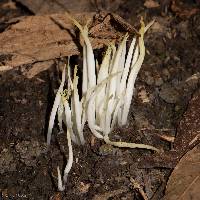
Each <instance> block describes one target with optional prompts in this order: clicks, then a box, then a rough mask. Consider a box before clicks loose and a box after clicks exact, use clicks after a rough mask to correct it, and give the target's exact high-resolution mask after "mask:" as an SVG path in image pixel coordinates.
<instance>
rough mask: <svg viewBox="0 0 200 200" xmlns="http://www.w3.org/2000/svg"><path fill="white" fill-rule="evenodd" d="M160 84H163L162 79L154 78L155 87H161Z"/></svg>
mask: <svg viewBox="0 0 200 200" xmlns="http://www.w3.org/2000/svg"><path fill="white" fill-rule="evenodd" d="M162 84H163V79H162V78H161V77H156V78H155V85H156V86H161V85H162Z"/></svg>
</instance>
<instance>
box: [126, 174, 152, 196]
mask: <svg viewBox="0 0 200 200" xmlns="http://www.w3.org/2000/svg"><path fill="white" fill-rule="evenodd" d="M130 181H131V183H132V184H133V188H134V189H138V191H139V193H140V195H141V196H142V198H143V199H144V200H148V197H147V195H146V193H145V192H144V190H143V189H142V188H141V186H140V185H139V183H138V182H136V180H135V179H133V178H132V177H131V178H130Z"/></svg>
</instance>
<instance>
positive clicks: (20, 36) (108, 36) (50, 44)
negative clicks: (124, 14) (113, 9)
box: [0, 13, 134, 67]
mask: <svg viewBox="0 0 200 200" xmlns="http://www.w3.org/2000/svg"><path fill="white" fill-rule="evenodd" d="M73 16H74V17H75V18H76V19H77V20H78V21H80V23H81V24H83V25H84V24H86V22H87V21H88V20H90V21H91V25H90V40H91V43H92V46H93V48H94V49H97V48H102V47H103V46H104V45H107V44H109V43H110V42H113V41H116V40H121V38H122V36H123V35H124V34H125V33H126V32H130V31H133V30H134V28H130V27H131V25H129V26H127V23H126V22H123V19H121V18H119V19H120V20H121V21H120V20H119V19H118V20H116V22H115V23H114V25H113V23H111V20H112V21H113V20H115V17H116V15H113V16H115V17H112V14H108V13H100V14H95V13H79V14H74V15H73ZM117 27H119V28H117ZM76 38H77V36H76V35H74V25H73V24H72V22H71V21H70V20H69V19H68V18H67V17H66V15H65V14H52V15H45V16H29V17H25V18H22V19H19V22H16V23H15V24H13V25H11V26H10V28H9V29H7V30H6V31H4V32H2V33H0V52H1V54H3V55H4V56H5V57H6V56H7V57H9V59H7V60H4V65H6V66H11V67H16V66H20V65H23V64H32V63H36V62H41V61H47V60H52V59H55V58H60V57H65V56H71V55H77V54H79V47H78V46H77V44H79V42H78V41H77V42H76Z"/></svg>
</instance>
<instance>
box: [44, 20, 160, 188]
mask: <svg viewBox="0 0 200 200" xmlns="http://www.w3.org/2000/svg"><path fill="white" fill-rule="evenodd" d="M70 19H71V20H72V21H73V23H74V24H75V26H77V27H78V29H79V30H80V34H81V36H82V38H83V41H84V44H83V73H82V83H81V85H82V96H81V97H80V96H79V92H78V88H77V85H78V76H77V67H75V69H74V73H73V78H71V68H70V64H69V62H68V65H67V67H64V69H63V72H62V81H61V84H60V87H59V89H58V92H57V94H56V97H55V101H54V104H53V108H52V112H51V115H50V120H49V128H48V134H47V143H48V144H50V140H51V134H52V128H53V125H54V121H55V117H56V114H57V117H58V125H59V128H60V131H63V122H64V124H65V125H66V127H67V140H68V148H69V157H68V162H67V165H66V167H65V170H64V175H63V178H62V176H61V173H60V169H59V167H58V168H57V171H58V189H59V190H60V191H63V190H64V189H65V183H66V182H67V176H68V173H69V171H70V169H71V167H72V163H73V151H72V142H74V143H76V144H78V145H84V143H85V139H84V135H83V128H84V125H85V123H86V122H87V124H88V126H89V128H90V130H91V132H92V133H93V134H94V136H96V137H97V138H99V139H103V140H104V141H105V142H106V143H107V144H110V145H114V146H117V147H128V148H145V149H151V150H154V151H158V149H156V148H154V147H152V146H150V145H144V144H135V143H126V142H121V141H118V142H114V141H111V140H110V139H109V134H110V133H111V132H112V130H113V128H114V127H115V126H116V125H117V126H123V125H125V124H126V123H127V117H128V113H129V109H130V105H131V100H132V96H133V92H134V84H135V80H136V77H137V75H138V72H139V70H140V68H141V65H142V63H143V60H144V56H145V46H144V33H145V32H146V31H147V29H148V28H149V27H150V26H151V25H152V23H153V22H151V23H150V24H148V25H147V26H145V25H144V22H143V20H141V28H140V30H139V34H140V36H139V37H138V38H136V37H135V38H133V39H132V42H131V45H130V47H129V49H128V51H127V39H128V34H126V35H125V36H124V38H123V39H122V41H121V43H120V44H119V46H118V47H116V46H115V45H113V44H111V45H109V46H108V48H107V51H106V52H105V55H104V58H103V60H102V63H101V64H100V65H99V64H97V62H96V61H95V57H94V53H93V49H92V45H91V42H90V40H89V38H88V28H87V26H84V27H82V26H81V25H80V24H79V23H78V22H77V21H76V20H75V19H73V18H71V17H70ZM79 84H80V83H79Z"/></svg>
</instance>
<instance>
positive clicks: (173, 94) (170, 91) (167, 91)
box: [159, 84, 180, 103]
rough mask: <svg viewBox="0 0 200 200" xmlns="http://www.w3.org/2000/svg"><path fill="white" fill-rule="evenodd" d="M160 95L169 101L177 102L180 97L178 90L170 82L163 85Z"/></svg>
mask: <svg viewBox="0 0 200 200" xmlns="http://www.w3.org/2000/svg"><path fill="white" fill-rule="evenodd" d="M159 96H160V97H161V98H162V99H163V100H164V101H166V102H167V103H176V102H178V101H179V99H180V95H179V93H178V91H177V90H176V89H175V88H173V87H172V86H171V85H169V84H164V85H163V86H162V87H161V90H160V92H159Z"/></svg>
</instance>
